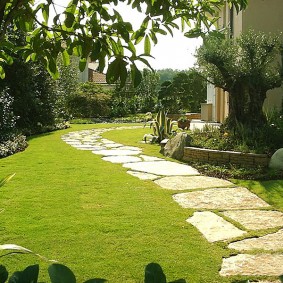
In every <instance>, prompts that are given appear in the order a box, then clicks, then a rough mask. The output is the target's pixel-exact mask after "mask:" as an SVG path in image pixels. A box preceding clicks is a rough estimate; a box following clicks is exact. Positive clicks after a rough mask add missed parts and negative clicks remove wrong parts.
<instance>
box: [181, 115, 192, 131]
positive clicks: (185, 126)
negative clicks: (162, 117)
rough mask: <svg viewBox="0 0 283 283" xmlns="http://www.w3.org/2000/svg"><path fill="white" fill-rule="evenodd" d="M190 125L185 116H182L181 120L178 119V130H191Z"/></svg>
mask: <svg viewBox="0 0 283 283" xmlns="http://www.w3.org/2000/svg"><path fill="white" fill-rule="evenodd" d="M190 124H191V121H190V120H188V119H187V117H186V116H185V115H182V116H181V117H180V118H179V119H178V128H180V129H182V130H185V129H187V130H189V129H190Z"/></svg>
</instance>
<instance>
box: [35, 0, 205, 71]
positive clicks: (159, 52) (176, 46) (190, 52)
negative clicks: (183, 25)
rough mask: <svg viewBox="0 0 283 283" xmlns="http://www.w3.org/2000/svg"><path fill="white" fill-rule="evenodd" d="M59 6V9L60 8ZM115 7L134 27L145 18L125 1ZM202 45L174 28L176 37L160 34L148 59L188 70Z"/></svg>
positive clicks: (59, 0)
mask: <svg viewBox="0 0 283 283" xmlns="http://www.w3.org/2000/svg"><path fill="white" fill-rule="evenodd" d="M38 2H39V1H38ZM55 2H56V3H57V4H59V6H66V5H67V3H68V2H69V1H68V0H56V1H55ZM59 6H57V9H60V7H59ZM115 9H116V10H118V12H119V13H120V14H121V15H122V17H123V19H124V20H125V21H128V22H131V24H132V25H133V27H138V26H139V25H140V23H141V22H142V20H143V18H144V16H143V15H142V14H140V13H139V12H137V11H136V10H133V9H131V7H130V6H127V5H126V4H125V3H120V4H119V5H118V6H117V7H115ZM200 45H201V40H200V39H191V38H186V37H185V36H184V35H182V33H181V32H180V31H178V30H174V37H172V36H171V35H170V34H168V35H166V36H165V35H160V36H158V43H157V45H155V46H152V48H151V55H152V56H153V57H154V59H151V58H149V59H148V61H149V63H150V65H151V66H152V67H153V68H154V69H156V70H158V69H166V68H171V69H174V70H186V69H189V68H191V67H193V66H194V63H195V61H196V59H195V57H194V54H195V51H196V48H197V47H199V46H200ZM137 51H139V52H140V53H143V42H141V43H140V44H139V45H138V46H137Z"/></svg>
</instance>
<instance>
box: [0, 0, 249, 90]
mask: <svg viewBox="0 0 283 283" xmlns="http://www.w3.org/2000/svg"><path fill="white" fill-rule="evenodd" d="M120 2H125V0H121V1H120ZM224 3H228V4H230V5H234V7H235V8H236V9H237V10H238V11H239V10H241V9H244V8H245V7H246V5H247V0H206V1H193V0H178V1H175V0H162V1H161V0H143V1H138V0H127V4H128V5H130V6H131V7H132V9H135V10H138V11H142V12H143V13H144V20H143V22H142V23H141V25H140V27H138V28H137V29H133V26H132V24H131V23H129V22H127V21H125V20H124V19H123V18H122V16H121V15H120V14H119V12H118V11H117V9H116V8H115V6H116V5H118V4H119V1H118V0H96V1H94V0H70V1H69V3H68V5H67V6H66V7H65V8H64V10H63V12H60V13H55V15H54V16H52V18H50V10H51V8H53V7H55V8H56V3H55V1H54V0H42V1H35V0H1V1H0V77H2V78H3V77H4V76H5V70H4V64H11V63H12V62H13V54H15V53H16V52H19V53H20V54H21V56H22V57H23V58H24V59H25V60H26V61H29V60H41V61H42V62H43V63H44V65H45V67H46V68H47V70H48V71H49V73H50V74H52V75H53V77H55V78H56V77H58V76H59V72H58V68H57V65H56V59H57V57H58V55H59V54H62V56H63V59H64V63H65V64H66V65H67V64H69V61H70V55H76V56H78V57H79V58H80V62H79V67H80V69H81V70H83V69H84V68H85V66H86V63H87V59H88V58H91V60H95V61H98V63H99V70H100V71H103V70H104V69H105V67H106V66H107V65H108V68H107V81H108V82H109V83H113V82H115V81H117V80H119V81H121V83H122V84H123V83H125V81H126V77H127V67H128V66H130V67H131V74H132V78H133V81H134V82H135V85H137V84H138V83H139V82H140V80H141V72H140V71H139V70H138V68H137V66H136V63H135V62H136V61H142V62H143V63H145V64H146V65H149V64H148V62H147V60H146V58H147V57H146V56H149V55H150V53H151V45H152V44H156V43H157V42H158V35H159V34H162V35H165V34H167V33H169V34H171V35H173V31H172V30H173V29H174V28H181V29H182V30H183V31H186V27H191V26H194V28H193V29H191V30H190V31H187V32H186V33H185V35H186V36H189V37H190V36H193V37H194V36H199V35H201V34H202V32H203V28H205V30H209V28H210V26H211V25H212V24H213V22H214V21H215V17H217V13H218V10H219V9H220V8H221V7H222V6H223V5H224ZM54 10H55V11H57V9H54ZM41 16H42V17H41ZM41 18H42V19H41ZM10 25H13V26H15V29H16V30H17V29H18V30H22V31H24V32H27V37H26V41H27V44H26V45H25V46H24V47H21V48H18V47H17V46H16V45H15V44H13V43H12V42H10V41H9V40H8V38H7V37H6V31H7V28H8V27H9V26H10ZM140 42H143V44H144V52H143V54H137V51H136V48H135V45H136V44H138V43H140ZM11 50H12V51H13V52H12V54H9V52H7V51H11ZM126 50H127V52H125V51H126Z"/></svg>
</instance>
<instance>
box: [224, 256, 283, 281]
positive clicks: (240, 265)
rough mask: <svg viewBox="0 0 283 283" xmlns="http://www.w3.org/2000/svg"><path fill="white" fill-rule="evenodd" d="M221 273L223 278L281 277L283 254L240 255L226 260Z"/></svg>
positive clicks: (282, 272)
mask: <svg viewBox="0 0 283 283" xmlns="http://www.w3.org/2000/svg"><path fill="white" fill-rule="evenodd" d="M219 273H220V275H222V276H233V275H249V276H252V275H255V276H279V275H281V274H283V254H256V255H250V254H238V255H236V256H231V257H229V258H224V259H223V261H222V267H221V270H220V272H219Z"/></svg>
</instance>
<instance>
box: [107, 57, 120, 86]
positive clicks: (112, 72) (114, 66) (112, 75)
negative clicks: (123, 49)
mask: <svg viewBox="0 0 283 283" xmlns="http://www.w3.org/2000/svg"><path fill="white" fill-rule="evenodd" d="M119 64H120V59H119V58H116V59H115V60H114V61H113V62H111V63H110V64H109V66H108V70H107V73H106V81H107V82H108V83H110V84H111V83H114V82H116V81H117V80H118V78H119V69H120V66H119Z"/></svg>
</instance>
